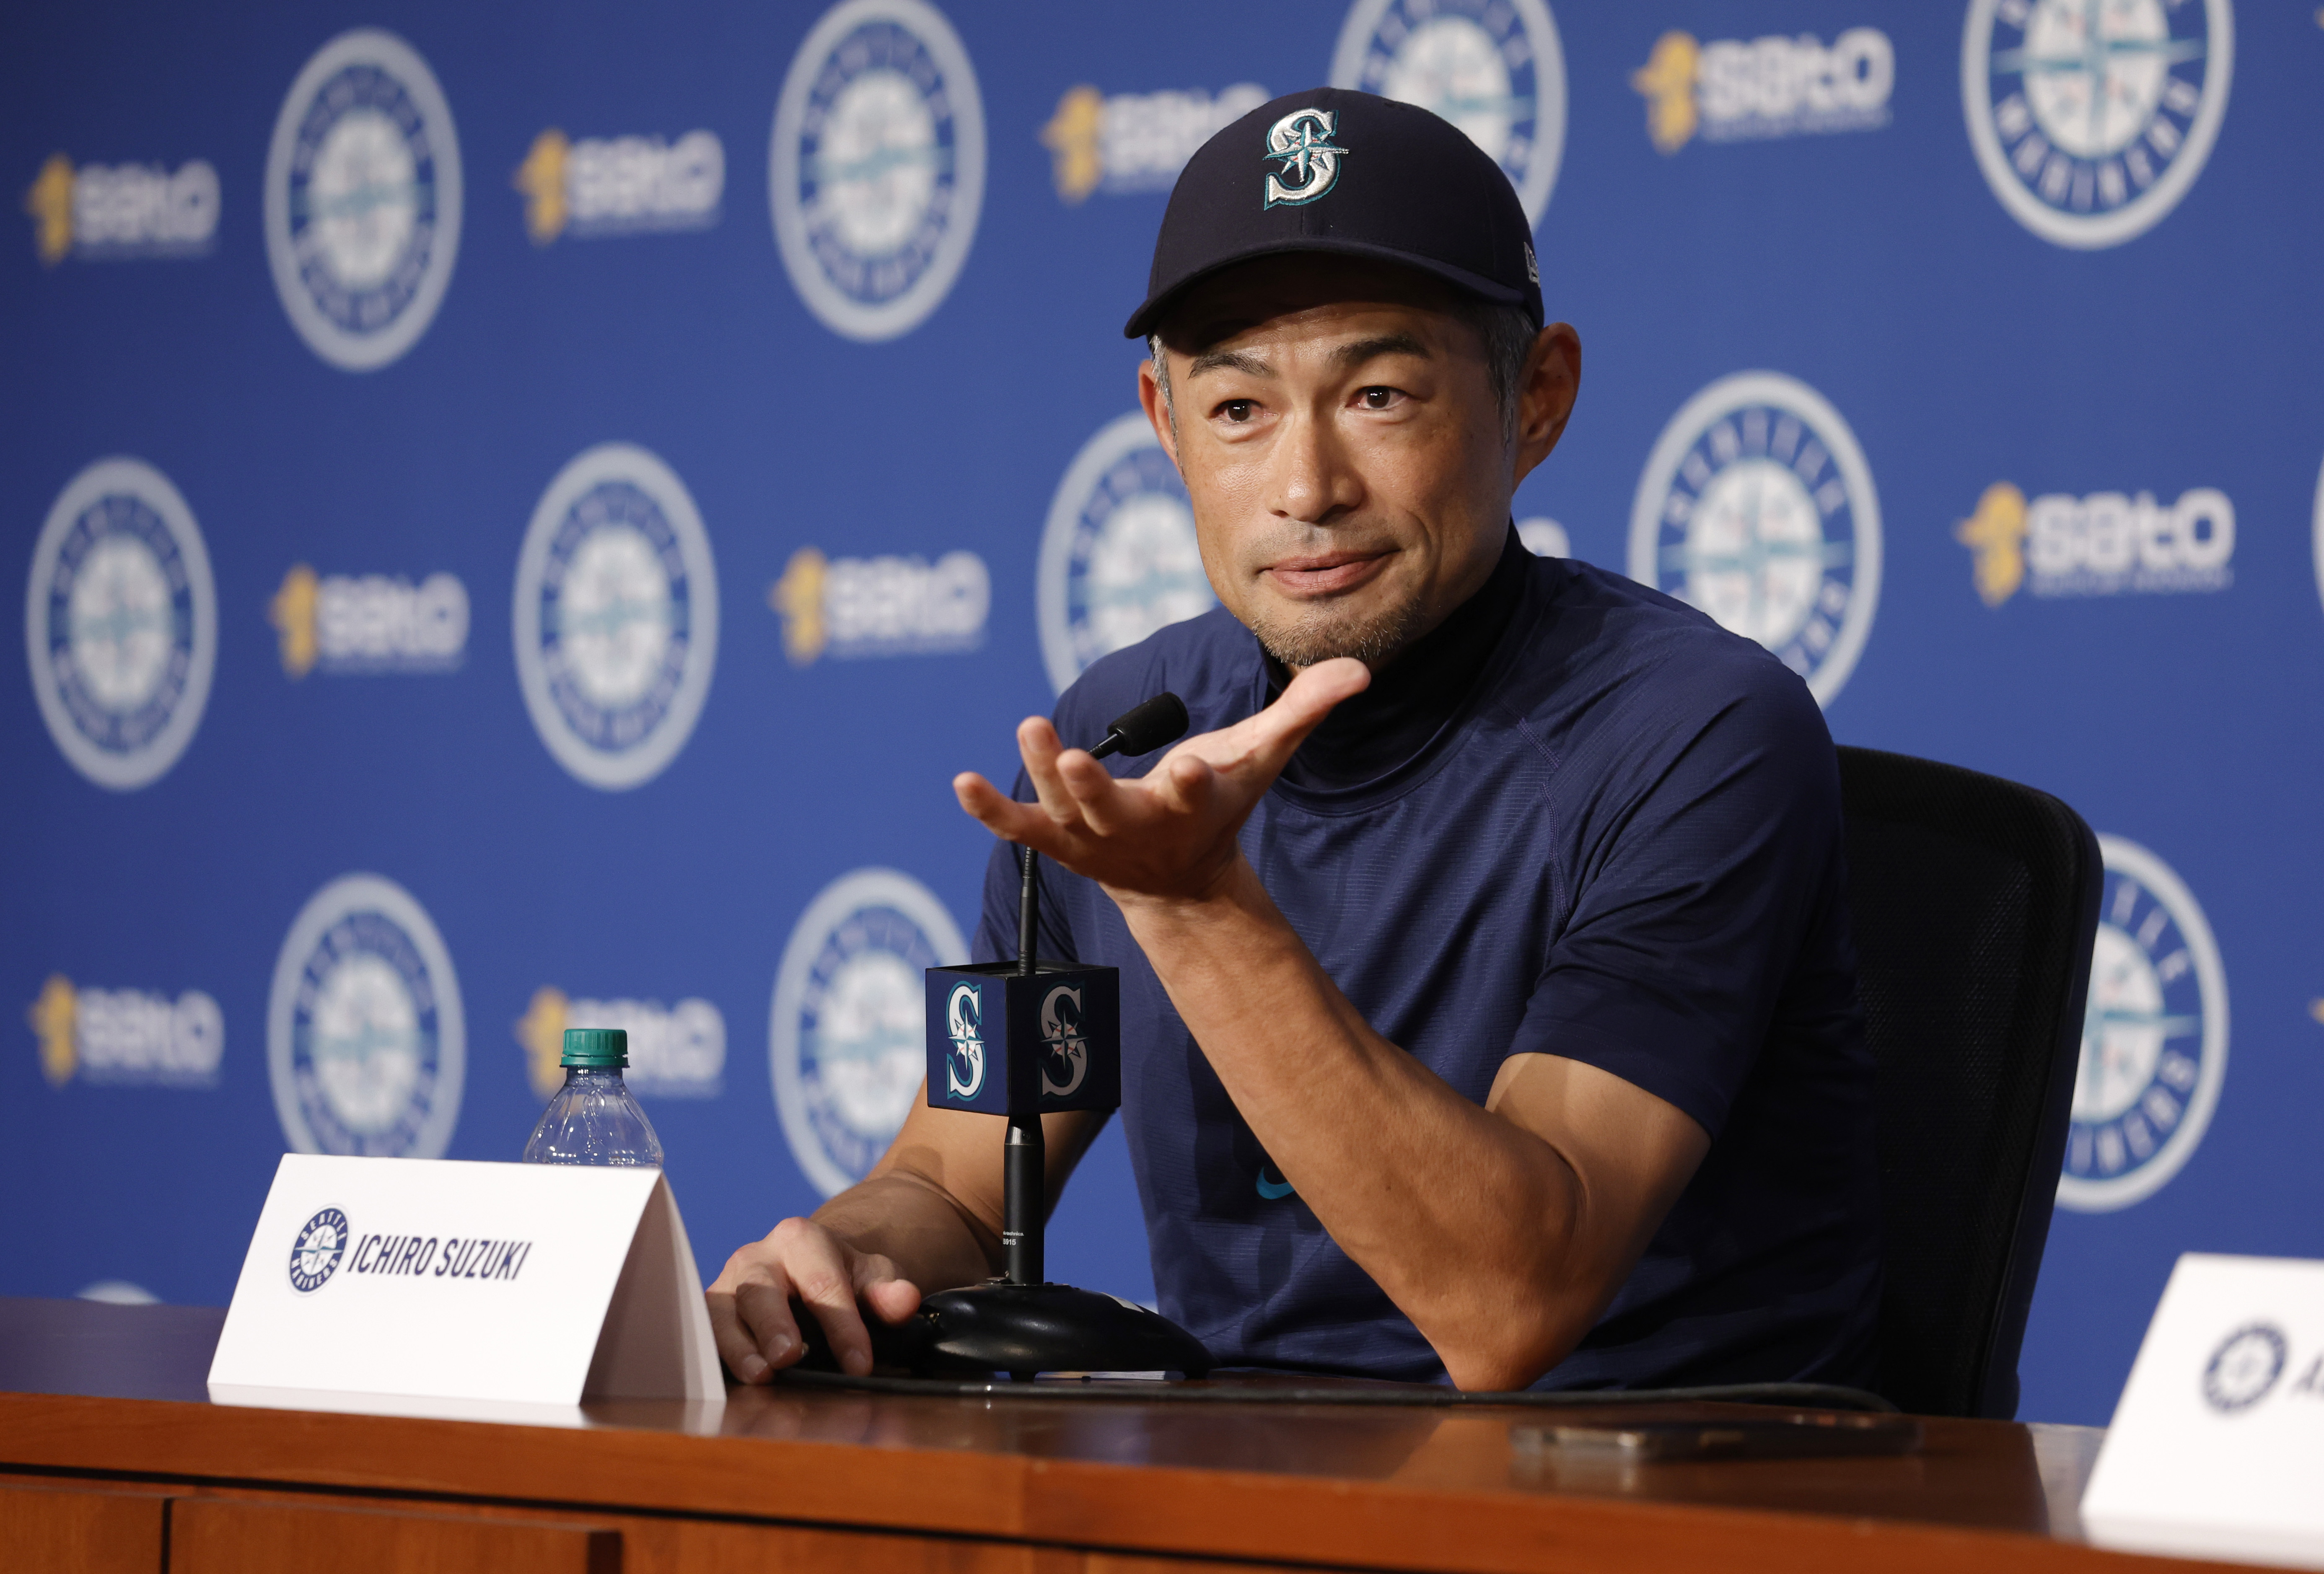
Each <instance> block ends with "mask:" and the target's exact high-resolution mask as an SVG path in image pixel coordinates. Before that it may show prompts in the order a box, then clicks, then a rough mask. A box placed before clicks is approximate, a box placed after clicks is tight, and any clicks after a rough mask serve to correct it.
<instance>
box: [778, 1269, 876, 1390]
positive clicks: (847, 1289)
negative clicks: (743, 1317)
mask: <svg viewBox="0 0 2324 1574" xmlns="http://www.w3.org/2000/svg"><path fill="white" fill-rule="evenodd" d="M785 1266H788V1268H789V1269H790V1275H791V1293H793V1294H794V1295H797V1296H798V1298H799V1301H800V1303H801V1304H803V1305H804V1306H805V1307H806V1308H807V1312H809V1313H810V1314H811V1315H813V1317H814V1318H815V1320H816V1322H818V1323H820V1324H822V1326H823V1337H824V1341H825V1343H826V1344H828V1345H830V1346H831V1358H832V1359H833V1360H835V1361H837V1362H838V1363H839V1369H840V1370H841V1371H843V1372H844V1373H846V1374H847V1375H848V1376H851V1377H861V1376H863V1374H864V1373H866V1372H869V1371H870V1370H871V1330H869V1329H867V1328H865V1327H864V1326H863V1314H862V1312H858V1311H857V1310H856V1309H855V1275H854V1273H853V1271H852V1268H851V1266H850V1265H848V1264H847V1263H845V1262H844V1261H843V1260H842V1259H841V1256H840V1248H839V1247H838V1245H837V1244H836V1243H835V1242H834V1241H833V1240H832V1239H831V1238H830V1237H828V1236H821V1237H818V1238H814V1239H802V1240H801V1241H800V1242H799V1243H798V1247H796V1248H795V1249H794V1250H793V1252H792V1254H791V1256H790V1258H789V1260H788V1263H787V1264H786V1265H785Z"/></svg>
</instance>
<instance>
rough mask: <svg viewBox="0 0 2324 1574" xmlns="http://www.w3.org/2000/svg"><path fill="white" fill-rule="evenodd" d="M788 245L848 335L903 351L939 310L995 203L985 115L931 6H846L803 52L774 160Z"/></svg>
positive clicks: (778, 118) (954, 40) (916, 2)
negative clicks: (989, 198) (905, 339)
mask: <svg viewBox="0 0 2324 1574" xmlns="http://www.w3.org/2000/svg"><path fill="white" fill-rule="evenodd" d="M767 168H768V177H767V178H768V181H769V185H770V195H771V197H772V198H773V204H774V213H775V244H777V246H779V248H780V249H781V252H782V254H783V266H784V267H785V268H787V269H788V270H789V272H790V276H791V282H792V283H793V284H794V285H796V286H797V287H798V292H799V295H800V296H801V298H802V299H805V300H806V301H807V308H808V309H809V310H811V311H813V312H814V313H815V315H816V317H818V318H822V319H823V322H824V325H825V327H829V328H830V329H831V330H832V331H833V332H834V333H837V334H844V336H847V337H848V338H851V339H862V340H877V339H892V338H894V337H895V336H897V335H899V334H904V333H909V332H910V331H911V330H912V329H913V328H915V327H918V326H919V325H920V323H921V322H922V321H923V320H924V319H925V318H927V315H928V314H929V313H930V312H932V311H934V310H936V306H937V304H938V303H939V302H941V301H942V300H943V299H944V298H945V292H946V291H948V290H951V289H952V285H953V281H954V279H955V278H957V277H958V276H959V274H960V270H961V264H962V263H964V262H966V261H967V260H968V248H969V245H970V243H971V242H973V240H975V238H976V219H977V214H978V212H979V210H980V209H981V208H982V207H983V205H984V105H983V101H982V99H981V98H980V97H978V96H977V91H976V73H975V72H974V71H973V70H972V69H970V67H969V63H968V51H966V50H964V49H963V48H962V47H961V42H960V36H959V35H958V34H957V33H955V32H953V30H952V24H951V23H948V22H946V21H945V19H944V15H943V14H942V13H941V12H939V11H937V10H936V7H935V6H933V5H927V4H926V3H925V0H845V3H844V4H843V5H835V6H834V7H832V9H831V10H829V11H827V12H825V14H824V17H823V20H822V21H820V22H818V23H816V24H815V30H814V31H813V32H809V33H808V34H807V41H806V42H805V43H804V44H801V45H800V46H799V52H798V58H796V59H795V60H792V61H791V69H790V74H789V75H788V76H787V77H785V78H783V92H782V97H780V98H779V100H777V101H776V105H775V131H774V142H773V145H772V146H771V148H770V150H769V152H768V157H767Z"/></svg>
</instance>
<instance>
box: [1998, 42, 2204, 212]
mask: <svg viewBox="0 0 2324 1574" xmlns="http://www.w3.org/2000/svg"><path fill="white" fill-rule="evenodd" d="M2235 52H2236V29H2235V11H2234V6H2233V5H2232V0H2107V4H2105V5H2096V4H2090V3H2089V0H1970V5H1969V23H1968V25H1967V26H1966V27H1965V28H1964V29H1963V30H1962V33H1961V106H1962V110H1963V113H1964V114H1966V115H1967V116H1968V117H1969V145H1970V146H1971V147H1973V148H1975V149H1976V150H1977V161H1978V168H1979V169H1981V170H1984V171H1985V179H1986V183H1987V185H1989V186H1991V187H1992V188H1993V194H1994V195H1995V196H1996V197H1998V198H2001V205H2002V206H2003V207H2006V208H2007V209H2008V210H2009V212H2010V215H2011V216H2013V217H2015V219H2016V220H2017V222H2018V223H2020V224H2022V225H2024V226H2025V227H2026V228H2027V229H2030V230H2032V231H2033V233H2034V234H2035V235H2040V236H2041V237H2042V238H2043V240H2045V241H2050V242H2052V243H2053V244H2057V245H2061V246H2077V247H2086V248H2087V247H2096V246H2112V245H2118V244H2121V243H2122V242H2124V241H2126V240H2129V239H2131V238H2132V237H2133V236H2135V235H2144V233H2145V232H2146V231H2147V230H2148V229H2149V228H2151V227H2153V225H2154V224H2155V223H2156V222H2157V221H2158V220H2160V219H2161V218H2162V217H2163V215H2164V214H2167V213H2169V212H2170V211H2171V210H2172V208H2173V207H2177V206H2178V204H2179V199H2180V198H2181V197H2184V196H2185V195H2186V194H2187V189H2188V188H2189V187H2190V186H2191V185H2193V184H2194V183H2195V177H2196V176H2197V175H2199V174H2200V173H2201V172H2202V169H2203V161H2204V160H2206V159H2208V158H2209V157H2210V153H2211V144H2212V143H2213V142H2214V141H2216V140H2217V139H2218V134H2219V121H2220V119H2221V118H2222V117H2223V116H2224V115H2226V114H2227V78H2228V75H2229V73H2230V71H2231V70H2232V69H2233V68H2234V65H2235Z"/></svg>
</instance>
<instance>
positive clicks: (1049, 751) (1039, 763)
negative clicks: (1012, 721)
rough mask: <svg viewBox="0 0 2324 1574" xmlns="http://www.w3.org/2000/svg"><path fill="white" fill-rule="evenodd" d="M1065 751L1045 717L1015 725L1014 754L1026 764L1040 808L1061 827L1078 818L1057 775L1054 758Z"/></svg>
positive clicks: (1030, 718) (1063, 783) (1054, 729)
mask: <svg viewBox="0 0 2324 1574" xmlns="http://www.w3.org/2000/svg"><path fill="white" fill-rule="evenodd" d="M1064 752H1065V745H1064V744H1062V743H1060V742H1059V741H1057V730H1056V728H1055V727H1052V726H1051V725H1049V723H1048V719H1047V717H1045V716H1028V717H1026V718H1025V719H1024V720H1023V721H1021V722H1019V723H1017V755H1018V758H1019V759H1022V760H1024V762H1025V775H1026V777H1027V778H1028V779H1030V780H1031V782H1032V784H1033V793H1034V796H1036V797H1037V798H1039V799H1040V801H1041V807H1042V809H1043V810H1044V811H1045V812H1046V813H1047V815H1048V816H1049V818H1050V819H1052V820H1054V821H1056V823H1057V824H1061V825H1064V824H1072V823H1073V822H1074V821H1075V820H1078V819H1079V818H1080V817H1081V816H1080V814H1079V813H1078V811H1076V810H1075V809H1074V798H1073V795H1072V794H1071V793H1069V792H1067V791H1066V790H1065V779H1064V778H1062V777H1060V776H1059V775H1058V774H1057V757H1058V756H1059V755H1061V754H1063V753H1064Z"/></svg>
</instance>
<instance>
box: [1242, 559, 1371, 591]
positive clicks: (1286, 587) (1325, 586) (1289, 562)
mask: <svg viewBox="0 0 2324 1574" xmlns="http://www.w3.org/2000/svg"><path fill="white" fill-rule="evenodd" d="M1392 556H1394V554H1393V553H1391V552H1388V551H1379V552H1353V551H1343V552H1312V553H1308V554H1305V555H1304V556H1301V557H1285V558H1282V559H1280V560H1278V561H1277V562H1275V563H1273V564H1270V565H1268V569H1267V577H1268V579H1269V580H1270V581H1272V582H1273V584H1274V585H1275V587H1276V588H1277V590H1279V591H1282V592H1283V593H1284V594H1286V595H1293V596H1302V597H1305V596H1326V595H1337V594H1341V593H1342V592H1344V591H1351V590H1353V589H1355V588H1356V587H1357V586H1358V585H1360V584H1369V583H1370V581H1371V580H1372V579H1373V578H1374V577H1375V576H1376V575H1378V574H1379V571H1380V569H1381V568H1382V566H1385V565H1386V564H1387V562H1388V558H1389V557H1392Z"/></svg>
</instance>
